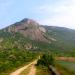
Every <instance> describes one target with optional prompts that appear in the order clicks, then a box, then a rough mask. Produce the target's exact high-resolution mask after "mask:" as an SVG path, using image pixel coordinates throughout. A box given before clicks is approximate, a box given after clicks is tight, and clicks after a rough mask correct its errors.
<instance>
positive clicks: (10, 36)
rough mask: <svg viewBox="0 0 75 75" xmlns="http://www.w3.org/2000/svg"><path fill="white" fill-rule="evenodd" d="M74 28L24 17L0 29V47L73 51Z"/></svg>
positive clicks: (74, 41)
mask: <svg viewBox="0 0 75 75" xmlns="http://www.w3.org/2000/svg"><path fill="white" fill-rule="evenodd" d="M74 44H75V30H72V29H68V28H64V27H56V26H47V25H40V24H39V23H37V22H36V21H34V20H32V19H28V18H25V19H23V20H21V21H20V22H17V23H14V24H12V25H10V26H8V27H6V28H4V29H2V30H0V49H1V50H2V49H4V50H5V49H6V50H8V49H11V48H18V49H27V50H50V51H59V52H60V51H75V46H74Z"/></svg>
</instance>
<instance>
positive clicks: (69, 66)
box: [56, 61, 75, 75]
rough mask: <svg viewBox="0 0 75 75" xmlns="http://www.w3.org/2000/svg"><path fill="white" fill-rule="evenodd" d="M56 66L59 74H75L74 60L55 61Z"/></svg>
mask: <svg viewBox="0 0 75 75" xmlns="http://www.w3.org/2000/svg"><path fill="white" fill-rule="evenodd" d="M56 63H57V64H56V68H57V69H58V71H59V72H60V73H61V75H75V62H68V61H57V62H56Z"/></svg>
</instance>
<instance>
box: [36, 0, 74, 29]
mask: <svg viewBox="0 0 75 75" xmlns="http://www.w3.org/2000/svg"><path fill="white" fill-rule="evenodd" d="M36 12H37V13H39V14H41V15H42V14H43V15H44V17H45V18H44V19H43V20H41V21H40V22H41V23H43V24H48V25H58V26H62V27H63V26H65V27H69V28H75V0H59V1H58V2H56V3H54V4H46V5H41V6H39V7H37V10H36ZM43 15H42V16H43Z"/></svg>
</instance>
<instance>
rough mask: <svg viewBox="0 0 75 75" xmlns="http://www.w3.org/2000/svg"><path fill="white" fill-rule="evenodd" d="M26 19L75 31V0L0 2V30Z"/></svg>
mask: <svg viewBox="0 0 75 75" xmlns="http://www.w3.org/2000/svg"><path fill="white" fill-rule="evenodd" d="M24 18H31V19H34V20H36V21H37V22H39V23H40V24H44V25H50V26H61V27H68V28H72V29H75V0H0V29H1V28H4V27H6V26H8V25H10V24H13V23H15V22H17V21H20V20H22V19H24Z"/></svg>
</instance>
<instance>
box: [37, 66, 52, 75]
mask: <svg viewBox="0 0 75 75" xmlns="http://www.w3.org/2000/svg"><path fill="white" fill-rule="evenodd" d="M36 68H37V70H36V75H51V74H50V72H49V70H48V69H47V67H42V66H37V67H36Z"/></svg>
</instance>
